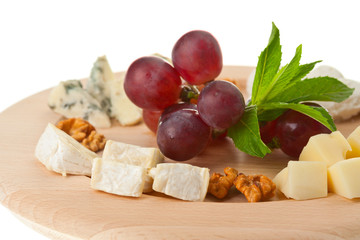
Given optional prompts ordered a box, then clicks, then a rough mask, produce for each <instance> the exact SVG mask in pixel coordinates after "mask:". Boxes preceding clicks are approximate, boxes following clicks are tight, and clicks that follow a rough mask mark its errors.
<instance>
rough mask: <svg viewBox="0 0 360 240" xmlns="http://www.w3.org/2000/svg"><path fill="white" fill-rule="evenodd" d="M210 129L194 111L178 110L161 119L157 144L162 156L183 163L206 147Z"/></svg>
mask: <svg viewBox="0 0 360 240" xmlns="http://www.w3.org/2000/svg"><path fill="white" fill-rule="evenodd" d="M210 136H211V128H210V127H209V126H208V125H206V124H205V123H204V122H203V120H201V118H200V116H199V113H198V111H197V110H195V109H186V108H185V109H180V110H178V111H174V112H170V113H168V114H166V115H164V116H163V117H161V120H160V123H159V126H158V131H157V144H158V147H159V149H160V151H161V152H162V153H163V154H164V156H166V157H168V158H170V159H173V160H176V161H185V160H188V159H191V158H193V157H195V156H196V155H198V154H199V153H201V152H202V151H203V150H204V149H205V148H206V146H207V144H208V142H209V139H210Z"/></svg>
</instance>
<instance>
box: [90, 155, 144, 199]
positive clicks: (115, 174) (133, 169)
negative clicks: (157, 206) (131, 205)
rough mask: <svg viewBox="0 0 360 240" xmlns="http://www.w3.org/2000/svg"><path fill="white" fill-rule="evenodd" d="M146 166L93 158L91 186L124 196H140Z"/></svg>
mask: <svg viewBox="0 0 360 240" xmlns="http://www.w3.org/2000/svg"><path fill="white" fill-rule="evenodd" d="M145 176H146V168H144V167H142V166H134V165H129V164H125V163H120V162H115V161H103V160H102V159H101V158H95V159H94V160H93V167H92V175H91V187H92V188H94V189H97V190H102V191H104V192H108V193H113V194H117V195H122V196H131V197H140V196H141V195H142V192H143V189H144V184H145Z"/></svg>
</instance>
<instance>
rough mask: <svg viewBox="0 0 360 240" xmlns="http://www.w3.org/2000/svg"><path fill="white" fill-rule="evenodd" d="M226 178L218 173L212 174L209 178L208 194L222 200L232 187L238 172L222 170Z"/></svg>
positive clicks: (227, 169)
mask: <svg viewBox="0 0 360 240" xmlns="http://www.w3.org/2000/svg"><path fill="white" fill-rule="evenodd" d="M224 173H225V175H226V176H223V175H221V174H220V173H213V174H212V175H211V177H210V182H209V187H208V192H209V193H211V194H212V195H214V196H215V197H217V198H219V199H223V198H224V197H226V195H227V194H228V192H229V189H230V188H231V187H232V185H233V182H234V180H235V178H236V176H237V174H238V171H237V170H235V169H233V168H231V167H227V168H225V169H224Z"/></svg>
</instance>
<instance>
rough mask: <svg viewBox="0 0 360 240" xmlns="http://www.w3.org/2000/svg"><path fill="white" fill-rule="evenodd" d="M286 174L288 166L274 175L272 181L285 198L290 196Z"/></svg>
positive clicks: (287, 173)
mask: <svg viewBox="0 0 360 240" xmlns="http://www.w3.org/2000/svg"><path fill="white" fill-rule="evenodd" d="M288 175H289V168H288V167H286V168H284V169H283V170H281V171H280V172H279V173H278V174H277V175H276V176H275V178H274V179H273V182H274V183H275V184H276V188H277V189H278V190H280V191H281V192H282V193H283V194H284V195H285V196H286V197H287V198H290V196H289V184H288V183H289V181H288Z"/></svg>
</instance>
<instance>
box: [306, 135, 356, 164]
mask: <svg viewBox="0 0 360 240" xmlns="http://www.w3.org/2000/svg"><path fill="white" fill-rule="evenodd" d="M350 150H351V146H350V144H349V143H348V141H347V140H346V139H345V137H344V136H343V135H342V134H341V133H340V132H339V131H335V132H332V133H331V134H318V135H315V136H312V137H311V138H310V139H309V142H308V143H307V145H306V146H305V147H304V149H303V150H302V152H301V154H300V156H299V160H300V161H322V162H325V163H326V165H327V167H329V166H331V165H333V164H334V163H336V162H338V161H341V160H344V159H345V157H346V153H347V151H350Z"/></svg>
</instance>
